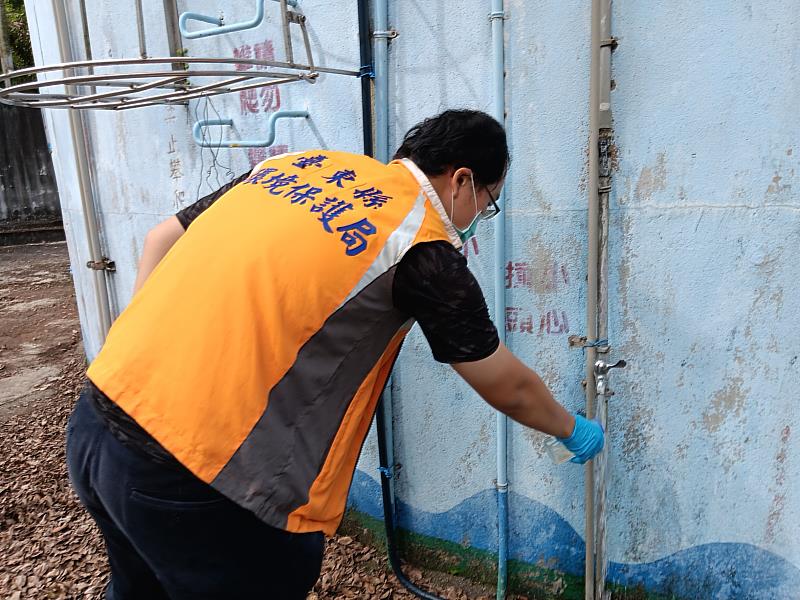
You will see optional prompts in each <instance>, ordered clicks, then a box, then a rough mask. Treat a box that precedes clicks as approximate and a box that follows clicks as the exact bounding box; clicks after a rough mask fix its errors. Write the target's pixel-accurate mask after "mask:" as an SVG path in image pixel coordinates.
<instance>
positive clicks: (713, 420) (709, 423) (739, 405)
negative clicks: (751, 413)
mask: <svg viewBox="0 0 800 600" xmlns="http://www.w3.org/2000/svg"><path fill="white" fill-rule="evenodd" d="M743 383H744V382H743V380H742V378H741V377H738V376H737V377H732V378H730V379H729V380H728V383H727V384H726V385H725V387H723V388H722V389H721V390H718V391H717V392H716V393H715V394H714V396H713V397H712V399H711V406H710V407H709V408H708V409H706V411H705V412H704V413H703V429H705V430H706V431H707V432H708V433H715V432H716V431H719V429H720V427H721V426H722V423H723V422H725V420H726V419H727V418H728V417H729V416H730V415H735V416H737V417H741V416H742V410H743V409H744V403H745V400H746V399H747V394H748V392H749V391H750V390H749V389H744V388H743V386H742V384H743Z"/></svg>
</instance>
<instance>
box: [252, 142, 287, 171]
mask: <svg viewBox="0 0 800 600" xmlns="http://www.w3.org/2000/svg"><path fill="white" fill-rule="evenodd" d="M288 151H289V146H287V145H286V144H277V145H274V146H268V147H266V148H248V149H247V158H248V160H249V161H250V167H251V168H252V167H255V166H256V165H257V164H259V163H261V162H264V161H265V160H267V158H269V157H271V156H278V155H279V154H286V153H287V152H288Z"/></svg>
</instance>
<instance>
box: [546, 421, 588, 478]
mask: <svg viewBox="0 0 800 600" xmlns="http://www.w3.org/2000/svg"><path fill="white" fill-rule="evenodd" d="M577 414H579V415H580V416H582V417H586V411H584V410H583V409H581V410H579V411H578V412H577ZM544 449H545V450H546V451H547V455H548V456H549V457H550V460H552V461H553V464H554V465H560V464H562V463H565V462H567V461H568V460H570V459H571V458H572V457H573V456H575V453H574V452H572V451H570V450H568V449H567V447H566V446H565V445H564V444H562V443H561V442H559V441H558V438H557V437H551V438H550V439H549V440H547V441H546V442H545V443H544Z"/></svg>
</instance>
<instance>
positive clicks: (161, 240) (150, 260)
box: [133, 216, 186, 294]
mask: <svg viewBox="0 0 800 600" xmlns="http://www.w3.org/2000/svg"><path fill="white" fill-rule="evenodd" d="M185 231H186V230H185V229H184V228H183V225H181V222H180V221H179V220H178V217H175V216H173V217H170V218H169V219H167V220H166V221H162V222H161V223H159V224H158V225H156V226H155V227H153V228H152V229H151V230H150V231H148V232H147V235H146V236H145V238H144V247H143V248H142V256H141V257H140V258H139V270H138V271H137V272H136V282H135V283H134V284H133V293H134V294H136V292H138V291H139V289H140V288H141V287H142V285H143V284H144V282H145V280H147V278H148V277H149V276H150V273H152V272H153V269H155V268H156V265H157V264H158V263H160V262H161V259H162V258H164V256H166V254H167V252H169V249H170V248H172V246H173V245H174V244H175V242H177V241H178V240H179V239H180V237H181V236H182V235H183V234H184V232H185Z"/></svg>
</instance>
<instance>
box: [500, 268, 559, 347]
mask: <svg viewBox="0 0 800 600" xmlns="http://www.w3.org/2000/svg"><path fill="white" fill-rule="evenodd" d="M505 283H506V289H514V288H523V289H530V290H532V291H533V292H534V293H537V294H547V293H553V292H557V291H559V289H563V288H565V287H567V286H569V273H568V271H567V266H566V265H565V264H561V263H558V262H556V261H553V262H552V263H550V264H548V265H546V266H544V267H541V266H540V265H536V264H534V263H531V262H526V261H511V260H510V261H508V262H507V263H506V268H505ZM537 323H538V327H537V326H536V325H537ZM506 331H507V332H508V333H537V334H538V335H564V334H567V333H569V319H568V318H567V312H566V311H565V310H562V309H559V308H554V309H552V310H548V311H547V312H544V313H542V314H540V315H539V318H538V319H535V318H534V315H533V313H532V312H531V311H529V310H526V309H524V308H520V307H516V306H510V307H508V308H507V309H506Z"/></svg>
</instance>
